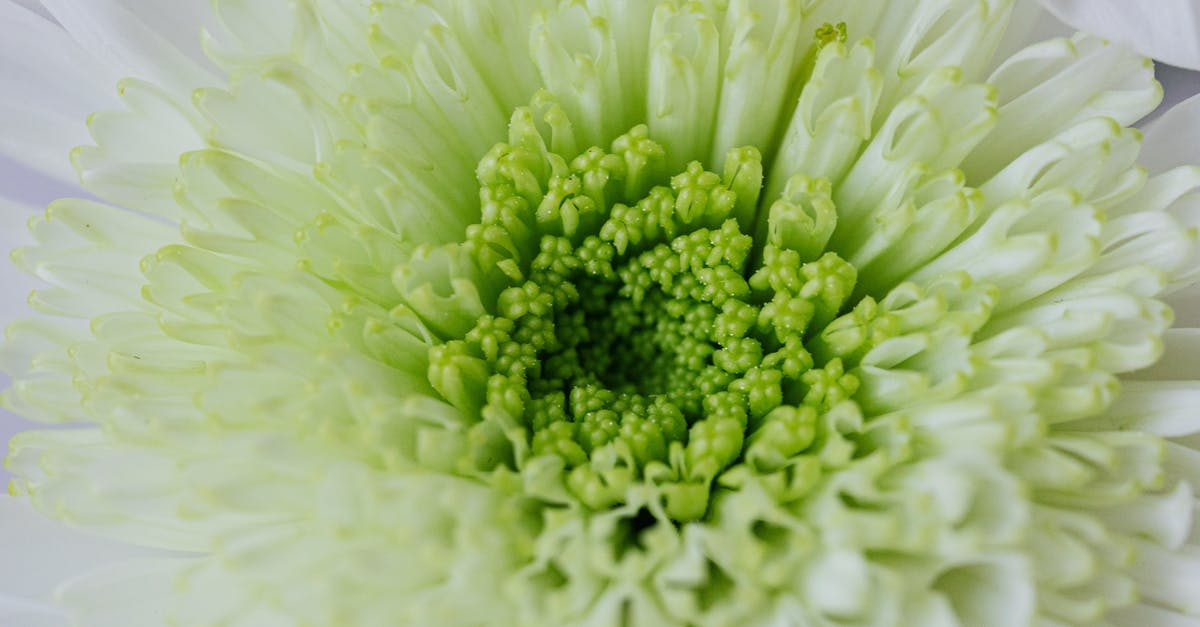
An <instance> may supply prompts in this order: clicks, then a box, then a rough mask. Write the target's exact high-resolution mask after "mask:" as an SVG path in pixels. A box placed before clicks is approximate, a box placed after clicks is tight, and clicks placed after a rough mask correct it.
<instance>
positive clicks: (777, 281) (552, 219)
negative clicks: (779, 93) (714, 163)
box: [430, 109, 858, 521]
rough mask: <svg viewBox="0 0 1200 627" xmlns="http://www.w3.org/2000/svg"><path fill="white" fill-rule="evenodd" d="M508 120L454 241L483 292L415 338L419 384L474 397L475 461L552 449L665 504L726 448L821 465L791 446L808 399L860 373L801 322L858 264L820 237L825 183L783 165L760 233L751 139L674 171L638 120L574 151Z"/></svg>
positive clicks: (802, 440)
mask: <svg viewBox="0 0 1200 627" xmlns="http://www.w3.org/2000/svg"><path fill="white" fill-rule="evenodd" d="M546 119H547V120H553V119H554V116H553V115H551V114H548V115H547V116H546ZM510 133H511V135H512V137H511V141H510V142H509V143H505V144H500V145H498V146H496V147H495V148H494V149H493V150H492V151H490V152H489V154H488V155H487V156H486V157H485V158H484V159H483V160H482V162H481V163H480V166H479V169H478V177H479V180H480V182H481V184H482V192H481V199H482V203H483V212H482V215H483V219H482V221H481V222H480V223H479V224H476V225H474V226H472V227H470V228H469V229H468V232H467V238H466V241H465V242H464V243H462V244H461V245H459V246H460V247H461V248H460V249H459V250H463V251H466V253H467V255H468V256H469V257H470V258H471V259H472V260H473V262H474V264H473V265H474V267H477V268H479V269H480V271H481V272H482V273H483V274H484V275H486V280H484V279H480V278H478V277H477V278H476V281H475V287H474V288H473V289H476V290H477V291H478V292H479V293H480V298H481V299H482V300H483V301H485V302H486V301H489V300H490V299H491V298H493V297H494V306H490V307H489V306H486V305H485V306H484V307H483V309H484V310H485V311H486V313H484V314H483V315H481V316H480V317H479V318H478V319H477V321H475V322H474V323H473V324H472V325H471V326H470V329H469V330H467V331H466V332H465V333H463V334H462V335H461V338H462V339H458V340H452V341H450V342H447V343H445V344H442V345H439V346H437V347H435V348H434V349H433V350H432V351H431V354H430V373H431V376H430V381H431V383H432V384H433V385H434V387H435V388H437V389H438V390H439V391H440V392H441V393H442V394H443V396H444V397H446V398H447V399H448V400H450V401H451V402H455V403H456V404H459V405H462V406H466V407H467V408H470V409H475V410H477V411H478V413H479V415H482V416H483V419H484V421H483V424H481V425H479V426H478V427H477V429H476V432H475V437H474V441H475V442H476V443H477V447H476V451H475V466H476V469H477V470H485V471H486V470H490V469H494V468H496V467H499V466H501V465H508V466H511V467H513V468H514V469H517V470H521V471H528V468H529V467H530V466H531V465H537V464H546V463H551V464H556V465H560V472H561V474H562V476H563V477H564V484H565V487H566V490H567V491H568V492H569V493H570V494H571V495H572V497H573V498H574V499H577V501H578V502H580V503H582V504H583V505H585V506H586V507H588V508H592V509H607V508H612V507H614V506H616V505H618V504H620V503H622V502H625V501H626V499H627V496H628V493H629V490H630V488H631V486H634V485H639V484H640V485H646V486H652V487H653V489H654V490H655V491H656V492H658V493H660V494H661V495H662V502H663V505H664V508H665V513H666V515H668V516H669V517H670V518H672V519H675V520H680V521H682V520H693V519H697V518H700V517H702V516H704V515H705V513H706V511H707V509H708V506H709V496H710V493H711V490H712V488H713V485H714V482H716V481H717V480H718V479H719V478H720V477H722V475H723V473H725V471H726V470H727V469H730V468H731V467H732V466H734V465H740V466H743V467H745V468H747V469H749V470H751V471H752V472H755V473H766V474H770V473H782V475H784V476H781V477H780V483H779V485H780V489H783V490H793V491H794V490H803V489H804V486H805V485H807V484H811V483H812V482H813V481H814V480H815V476H814V473H815V471H816V468H817V466H815V465H812V464H810V463H806V462H801V463H798V462H797V458H803V457H804V456H803V453H804V451H805V450H806V449H807V448H808V447H810V446H811V445H812V444H813V443H814V440H815V439H816V438H817V425H816V423H817V416H818V414H819V413H821V412H825V411H826V410H828V409H829V408H830V407H831V406H833V405H835V404H837V403H838V402H841V401H844V400H846V399H848V398H849V396H850V395H851V394H853V393H854V391H855V390H856V389H857V386H858V383H857V380H856V379H855V378H854V377H853V376H851V375H848V374H846V373H845V372H844V368H843V364H842V360H841V359H840V357H839V356H838V355H836V354H834V353H835V352H836V351H834V352H831V351H830V350H828V348H827V347H825V346H824V343H823V340H820V339H816V340H815V341H814V342H806V338H807V337H808V336H809V335H811V334H810V333H809V332H810V329H817V330H820V329H824V328H825V327H826V326H827V325H829V323H830V322H831V321H833V320H834V319H835V318H836V317H837V316H838V313H839V311H840V310H841V309H842V307H843V305H844V304H845V303H846V302H847V300H848V299H849V298H850V296H851V294H852V292H853V291H854V287H855V282H856V277H857V272H856V270H855V269H854V267H853V266H852V265H850V264H849V263H848V262H846V261H844V260H843V259H841V258H840V257H838V256H837V255H836V254H835V253H829V252H827V253H822V252H821V250H822V248H823V246H824V244H825V241H826V240H827V239H828V237H829V233H830V231H831V230H832V224H831V223H829V222H827V221H824V220H823V219H822V218H823V216H824V215H825V214H827V213H829V212H832V206H831V203H830V202H829V200H828V184H827V183H825V182H824V181H812V180H809V179H807V178H805V177H803V176H797V177H794V179H793V180H792V181H791V182H790V183H789V185H788V186H787V190H786V191H785V193H784V194H783V196H782V198H781V199H780V200H779V201H778V202H777V203H775V204H774V205H772V207H771V208H770V213H771V216H772V217H771V218H769V219H768V220H766V221H763V224H764V225H765V226H766V227H767V228H766V229H765V230H764V232H763V233H761V234H759V236H758V237H757V238H756V237H754V236H752V235H751V234H749V233H747V231H749V230H751V229H752V228H753V227H752V225H753V224H755V223H756V217H755V213H756V212H757V205H758V198H759V194H760V190H761V185H762V171H763V168H762V164H761V157H760V154H759V152H758V151H757V150H756V149H753V148H742V149H737V150H733V151H731V152H730V153H729V154H728V155H727V156H726V158H725V163H724V168H723V170H724V174H723V175H720V174H717V173H715V172H711V171H707V170H705V168H704V167H703V166H702V165H701V164H700V163H698V162H692V163H690V164H688V165H687V166H686V168H685V169H684V170H683V171H682V172H678V173H675V174H674V175H670V174H664V173H663V172H662V170H663V163H664V162H665V161H666V158H665V151H664V149H663V148H662V147H661V146H660V145H659V144H657V143H655V142H654V141H652V140H651V139H650V138H649V137H648V136H647V135H648V134H647V130H646V128H645V127H644V126H639V127H636V128H634V129H633V130H632V131H630V132H629V133H627V134H625V135H623V136H621V137H619V138H618V139H617V140H616V141H614V142H613V144H612V147H611V149H610V150H608V151H605V150H602V149H600V148H597V147H592V148H590V149H588V150H586V151H583V152H582V153H581V154H579V155H577V156H575V157H574V158H570V159H568V158H567V157H566V156H563V155H560V154H558V153H557V152H555V151H553V150H551V149H550V148H549V147H548V146H547V145H548V144H549V143H550V142H548V141H546V140H545V139H544V138H545V137H548V136H550V135H551V133H548V132H545V130H544V129H539V128H538V126H537V125H536V124H535V123H534V119H533V116H532V113H531V112H530V111H529V110H526V109H522V110H519V111H518V112H517V113H516V115H514V117H513V122H512V126H511V129H510ZM785 225H786V228H785ZM497 251H504V252H505V253H506V254H505V255H500V254H497ZM493 256H494V257H495V259H496V261H494V262H493V261H492V260H491V259H492V257H493ZM503 257H507V258H504V259H502V258H503ZM489 287H490V288H491V291H490V294H489V293H488V289H487V288H489ZM451 298H453V296H451ZM810 339H811V338H810ZM810 344H811V345H810ZM814 348H815V349H816V350H818V352H819V354H818V357H819V359H818V360H817V363H816V364H814V357H813V355H812V354H811V353H810V350H813V349H814ZM506 442H507V443H506ZM481 451H487V452H481ZM535 460H538V461H536V462H535ZM811 461H813V460H809V462H811Z"/></svg>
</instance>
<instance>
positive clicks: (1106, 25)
mask: <svg viewBox="0 0 1200 627" xmlns="http://www.w3.org/2000/svg"><path fill="white" fill-rule="evenodd" d="M1042 3H1043V4H1044V5H1046V8H1047V9H1048V10H1049V11H1050V12H1051V13H1053V14H1054V15H1056V16H1057V17H1058V18H1059V19H1060V20H1062V21H1064V22H1066V23H1067V24H1070V25H1071V26H1074V27H1075V28H1078V29H1079V30H1082V31H1087V32H1089V33H1093V34H1096V35H1100V36H1101V37H1105V38H1107V39H1111V40H1113V41H1119V42H1122V43H1126V44H1128V45H1130V46H1132V47H1133V48H1134V49H1136V50H1137V51H1138V52H1140V53H1142V54H1144V55H1146V56H1149V57H1153V58H1154V59H1157V60H1159V61H1163V62H1166V63H1170V64H1171V65H1178V66H1180V67H1186V68H1191V69H1194V70H1200V5H1197V4H1196V3H1195V2H1194V0H1159V1H1158V2H1130V1H1128V0H1042Z"/></svg>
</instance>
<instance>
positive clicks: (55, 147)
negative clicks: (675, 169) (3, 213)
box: [0, 0, 117, 183]
mask: <svg viewBox="0 0 1200 627" xmlns="http://www.w3.org/2000/svg"><path fill="white" fill-rule="evenodd" d="M0 29H2V30H3V32H4V37H0V154H5V155H8V156H9V157H12V158H13V159H15V160H17V161H18V162H20V163H23V164H25V165H28V166H30V167H31V168H33V169H35V170H37V171H39V172H43V173H45V174H48V175H50V176H51V177H53V178H55V179H57V180H60V181H64V182H69V183H77V181H78V178H77V177H76V175H75V172H74V170H72V168H71V164H70V161H69V160H68V158H67V155H68V152H69V151H70V149H71V148H72V147H74V146H75V145H77V144H81V143H84V142H86V141H87V140H88V135H87V127H86V126H85V125H84V123H83V120H84V118H85V117H86V116H87V114H88V113H91V112H92V111H95V110H97V109H102V108H105V107H111V106H113V105H114V104H116V98H115V95H116V94H115V91H114V90H113V89H112V87H111V86H112V85H113V84H114V82H115V81H116V78H117V75H116V74H115V73H114V72H112V71H111V70H110V69H109V68H106V67H104V66H103V65H101V64H100V63H98V62H97V61H96V60H95V59H94V58H92V57H91V56H90V55H89V54H88V53H87V52H86V51H85V50H84V49H83V48H81V47H80V46H79V45H78V44H77V43H75V42H74V41H73V40H72V39H71V37H70V35H68V34H67V32H66V31H64V30H63V29H62V28H61V27H60V26H59V25H57V24H55V23H54V22H52V21H51V20H49V19H47V18H45V17H43V16H41V15H38V14H37V13H34V12H32V11H30V10H28V9H25V8H23V7H21V6H19V5H17V4H13V3H12V2H10V1H9V0H0Z"/></svg>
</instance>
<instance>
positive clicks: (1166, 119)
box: [1140, 96, 1200, 174]
mask: <svg viewBox="0 0 1200 627" xmlns="http://www.w3.org/2000/svg"><path fill="white" fill-rule="evenodd" d="M1143 146H1144V147H1143V149H1142V158H1141V160H1140V161H1141V164H1142V165H1143V166H1145V167H1146V169H1147V170H1148V171H1149V172H1150V173H1151V174H1157V173H1159V172H1165V171H1166V170H1169V169H1171V168H1174V167H1177V166H1181V165H1191V164H1194V163H1200V96H1193V97H1191V98H1189V99H1187V100H1184V101H1183V102H1181V103H1179V104H1177V105H1175V106H1174V107H1172V108H1171V110H1170V111H1167V112H1166V113H1164V114H1163V115H1162V117H1160V118H1158V119H1156V120H1154V121H1153V122H1151V123H1150V124H1148V125H1147V126H1146V129H1145V142H1144V144H1143Z"/></svg>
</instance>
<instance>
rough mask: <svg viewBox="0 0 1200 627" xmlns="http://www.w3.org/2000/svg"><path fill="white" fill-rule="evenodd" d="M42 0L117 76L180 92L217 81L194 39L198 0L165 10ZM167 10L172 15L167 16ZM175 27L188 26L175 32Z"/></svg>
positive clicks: (106, 1) (93, 0)
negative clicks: (154, 83) (182, 30)
mask: <svg viewBox="0 0 1200 627" xmlns="http://www.w3.org/2000/svg"><path fill="white" fill-rule="evenodd" d="M42 5H43V6H45V7H46V9H47V10H48V11H49V12H50V13H51V14H52V15H53V16H54V18H55V19H56V20H58V22H59V23H60V24H62V25H63V28H65V29H66V31H67V32H68V33H70V35H71V37H73V38H74V39H75V41H77V42H79V44H80V45H81V46H83V47H84V49H86V50H87V51H88V53H90V54H92V55H93V56H95V58H96V59H98V60H100V61H101V62H103V63H104V64H105V65H107V66H108V67H110V68H113V69H115V70H117V71H118V72H119V73H120V74H121V75H122V76H134V77H137V78H143V79H146V80H151V81H154V82H156V83H158V84H160V85H164V86H167V87H170V88H174V89H178V90H180V93H184V94H186V93H190V91H191V89H193V88H195V87H197V86H201V85H208V84H213V83H216V82H218V79H217V78H216V76H215V75H214V74H213V72H211V71H210V69H209V68H210V67H211V66H210V65H209V64H208V62H207V61H205V60H204V57H203V55H202V53H201V51H200V46H199V44H198V40H199V37H200V27H201V25H202V24H203V23H204V22H203V21H201V20H200V19H199V18H198V17H197V16H200V15H202V14H203V13H202V10H203V9H204V8H205V7H206V3H204V2H196V1H189V2H175V3H172V5H171V9H170V10H166V9H159V10H153V8H152V3H150V2H129V1H126V2H121V1H119V0H86V1H84V0H42ZM172 15H174V16H176V17H175V18H173V19H169V16H172ZM188 16H190V17H188ZM173 24H178V25H180V26H174V27H173ZM184 25H186V26H184ZM181 28H186V29H188V30H191V31H192V32H191V33H190V35H185V34H180V33H179V30H180V29H181ZM173 31H174V32H173Z"/></svg>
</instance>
